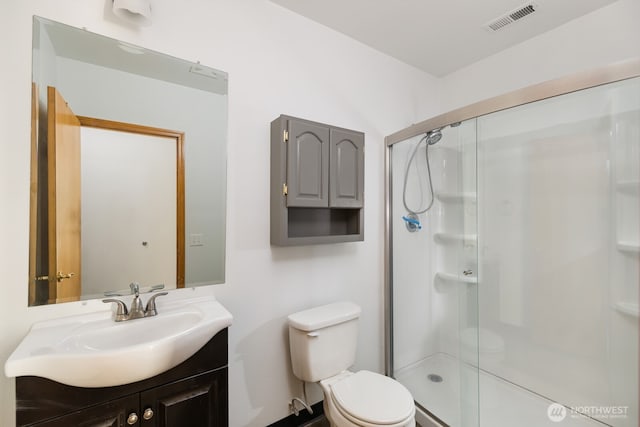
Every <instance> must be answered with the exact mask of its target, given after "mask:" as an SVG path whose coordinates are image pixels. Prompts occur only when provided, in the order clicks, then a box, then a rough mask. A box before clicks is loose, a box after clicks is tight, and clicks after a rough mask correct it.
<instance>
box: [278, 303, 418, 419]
mask: <svg viewBox="0 0 640 427" xmlns="http://www.w3.org/2000/svg"><path fill="white" fill-rule="evenodd" d="M359 317H360V307H358V306H357V305H355V304H352V303H349V302H339V303H333V304H327V305H323V306H320V307H315V308H311V309H308V310H304V311H300V312H298V313H294V314H292V315H290V316H289V317H288V321H289V348H290V352H291V364H292V368H293V373H294V375H295V376H296V377H298V378H299V379H301V380H302V381H307V382H316V383H319V385H320V387H321V388H322V391H323V393H324V403H323V406H324V410H325V415H326V417H327V419H328V420H329V422H330V424H331V426H332V427H376V426H384V427H414V426H415V404H414V401H413V397H412V396H411V393H409V390H407V389H406V388H405V387H404V386H403V385H402V384H400V383H399V382H397V381H396V380H394V379H393V378H389V377H386V376H384V375H381V374H377V373H375V372H370V371H366V370H363V371H358V372H350V371H348V370H347V368H349V367H350V366H351V365H353V363H354V361H355V354H356V342H357V332H358V328H357V321H358V318H359Z"/></svg>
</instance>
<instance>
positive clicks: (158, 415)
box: [140, 368, 228, 427]
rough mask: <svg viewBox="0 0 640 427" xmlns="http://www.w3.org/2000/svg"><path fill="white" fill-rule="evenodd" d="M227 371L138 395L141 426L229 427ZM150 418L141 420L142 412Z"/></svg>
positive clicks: (219, 371) (200, 376) (178, 382)
mask: <svg viewBox="0 0 640 427" xmlns="http://www.w3.org/2000/svg"><path fill="white" fill-rule="evenodd" d="M226 390H227V370H226V368H225V369H220V370H217V371H213V372H209V373H206V374H202V375H197V376H195V377H191V378H187V379H184V380H180V381H176V382H174V383H171V384H167V385H165V386H161V387H156V388H154V389H151V390H148V391H146V392H143V393H141V395H140V403H141V408H140V409H141V411H140V412H141V414H142V415H141V421H142V422H141V426H142V427H226V426H228V403H227V394H226ZM149 409H151V411H153V412H152V413H153V415H152V416H151V417H149V419H144V414H145V411H147V410H149Z"/></svg>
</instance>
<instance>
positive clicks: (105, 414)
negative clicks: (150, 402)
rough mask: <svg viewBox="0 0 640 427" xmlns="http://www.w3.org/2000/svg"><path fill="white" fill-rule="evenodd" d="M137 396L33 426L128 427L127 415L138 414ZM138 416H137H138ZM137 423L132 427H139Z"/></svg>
mask: <svg viewBox="0 0 640 427" xmlns="http://www.w3.org/2000/svg"><path fill="white" fill-rule="evenodd" d="M138 404H139V401H138V394H135V395H131V396H127V397H123V398H121V399H116V400H113V401H111V402H108V403H105V404H102V405H98V406H93V407H91V408H87V409H83V410H80V411H76V412H73V413H71V414H69V415H65V416H62V417H59V418H55V419H53V420H49V421H44V422H42V423H38V424H34V426H38V427H70V426H73V427H128V426H130V424H127V418H128V417H129V414H132V413H135V414H138ZM138 415H139V414H138ZM139 425H140V423H139V422H137V423H135V424H133V426H139Z"/></svg>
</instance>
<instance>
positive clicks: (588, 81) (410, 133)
mask: <svg viewBox="0 0 640 427" xmlns="http://www.w3.org/2000/svg"><path fill="white" fill-rule="evenodd" d="M635 77H640V59H632V60H627V61H622V62H617V63H614V64H611V65H609V66H606V67H602V68H597V69H594V70H589V71H583V72H579V73H575V74H572V75H569V76H566V77H561V78H558V79H554V80H549V81H546V82H542V83H538V84H535V85H532V86H528V87H525V88H522V89H518V90H515V91H513V92H509V93H506V94H504V95H499V96H496V97H493V98H489V99H486V100H484V101H480V102H476V103H474V104H470V105H468V106H465V107H462V108H458V109H455V110H452V111H449V112H447V113H444V114H441V115H438V116H435V117H432V118H430V119H427V120H424V121H422V122H419V123H416V124H414V125H412V126H409V127H407V128H405V129H402V130H400V131H398V132H395V133H392V134H391V135H388V136H387V137H385V165H384V169H385V212H384V218H385V235H384V239H385V240H384V259H385V277H384V279H385V280H384V286H385V289H384V293H385V303H384V311H385V331H384V332H385V337H384V344H385V355H384V356H385V374H386V375H387V376H390V377H394V370H393V360H394V354H393V265H392V264H391V260H392V258H393V248H392V246H391V243H392V241H393V231H392V227H391V224H392V223H393V222H392V221H393V218H392V209H391V197H392V196H393V194H392V186H391V178H392V167H391V147H392V146H393V145H394V144H396V143H399V142H402V141H406V140H407V139H409V138H413V137H415V136H418V135H422V134H426V133H427V132H429V131H431V130H434V129H439V128H442V127H444V126H447V125H450V124H452V123H458V122H463V121H465V120H470V119H474V118H477V117H481V116H484V115H487V114H491V113H495V112H497V111H501V110H506V109H509V108H513V107H517V106H520V105H524V104H528V103H532V102H537V101H541V100H543V99H547V98H553V97H556V96H561V95H565V94H568V93H571V92H577V91H580V90H584V89H590V88H593V87H596V86H601V85H604V84H609V83H614V82H618V81H622V80H627V79H632V78H635ZM478 285H480V283H478Z"/></svg>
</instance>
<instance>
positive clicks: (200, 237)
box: [189, 233, 204, 246]
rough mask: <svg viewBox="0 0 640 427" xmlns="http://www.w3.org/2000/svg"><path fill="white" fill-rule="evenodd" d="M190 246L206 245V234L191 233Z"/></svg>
mask: <svg viewBox="0 0 640 427" xmlns="http://www.w3.org/2000/svg"><path fill="white" fill-rule="evenodd" d="M189 246H204V234H201V233H195V234H191V235H189Z"/></svg>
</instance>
